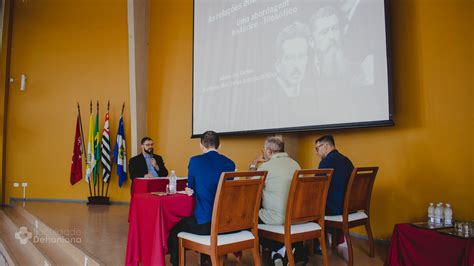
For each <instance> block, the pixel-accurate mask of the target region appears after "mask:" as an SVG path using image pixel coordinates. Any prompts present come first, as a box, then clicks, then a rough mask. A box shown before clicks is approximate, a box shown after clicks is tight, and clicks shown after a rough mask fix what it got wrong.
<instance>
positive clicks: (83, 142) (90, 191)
mask: <svg viewBox="0 0 474 266" xmlns="http://www.w3.org/2000/svg"><path fill="white" fill-rule="evenodd" d="M77 112H78V114H79V128H80V130H81V138H82V149H83V153H82V154H85V155H86V164H87V154H86V153H87V151H86V146H85V145H86V144H85V141H84V131H83V130H82V117H81V107H80V106H79V102H78V103H77ZM88 184H89V195H90V196H91V197H92V189H91V183H90V182H88Z"/></svg>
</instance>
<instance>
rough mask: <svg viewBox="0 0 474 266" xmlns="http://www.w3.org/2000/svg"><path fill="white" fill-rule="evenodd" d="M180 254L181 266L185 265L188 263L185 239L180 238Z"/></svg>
mask: <svg viewBox="0 0 474 266" xmlns="http://www.w3.org/2000/svg"><path fill="white" fill-rule="evenodd" d="M178 254H179V266H184V265H186V261H185V259H186V249H185V248H184V245H183V239H181V238H180V239H179V251H178Z"/></svg>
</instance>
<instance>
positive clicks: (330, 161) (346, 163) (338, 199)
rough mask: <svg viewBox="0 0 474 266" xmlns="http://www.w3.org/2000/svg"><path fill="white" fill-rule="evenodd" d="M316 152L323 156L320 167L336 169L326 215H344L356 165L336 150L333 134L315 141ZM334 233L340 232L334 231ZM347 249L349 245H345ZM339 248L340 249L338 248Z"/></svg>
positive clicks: (330, 186) (317, 251) (316, 245)
mask: <svg viewBox="0 0 474 266" xmlns="http://www.w3.org/2000/svg"><path fill="white" fill-rule="evenodd" d="M315 150H316V154H317V155H318V156H319V157H321V162H319V169H328V168H331V169H334V172H333V174H332V178H331V184H330V185H329V190H328V195H327V199H326V215H342V209H343V205H344V195H345V193H346V187H347V182H348V181H349V177H350V176H351V174H352V170H353V169H354V165H353V164H352V162H351V160H349V158H347V157H346V156H344V155H342V154H341V153H339V151H338V150H336V144H335V143H334V138H333V136H332V135H325V136H322V137H320V138H319V139H317V140H316V141H315ZM332 233H333V234H336V235H338V234H340V232H337V231H333V232H332ZM314 248H315V250H314V251H315V253H317V254H321V249H320V246H319V241H316V240H315V245H314ZM345 249H346V250H347V247H345ZM338 250H340V249H339V248H338Z"/></svg>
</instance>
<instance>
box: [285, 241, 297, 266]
mask: <svg viewBox="0 0 474 266" xmlns="http://www.w3.org/2000/svg"><path fill="white" fill-rule="evenodd" d="M285 247H286V255H287V257H288V264H289V265H290V266H295V258H294V257H293V248H292V245H291V242H290V241H285Z"/></svg>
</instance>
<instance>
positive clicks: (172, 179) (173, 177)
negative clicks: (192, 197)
mask: <svg viewBox="0 0 474 266" xmlns="http://www.w3.org/2000/svg"><path fill="white" fill-rule="evenodd" d="M169 179H170V184H169V186H170V194H175V193H176V180H177V179H178V178H177V177H176V174H175V172H174V171H171V175H170V178H169Z"/></svg>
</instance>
